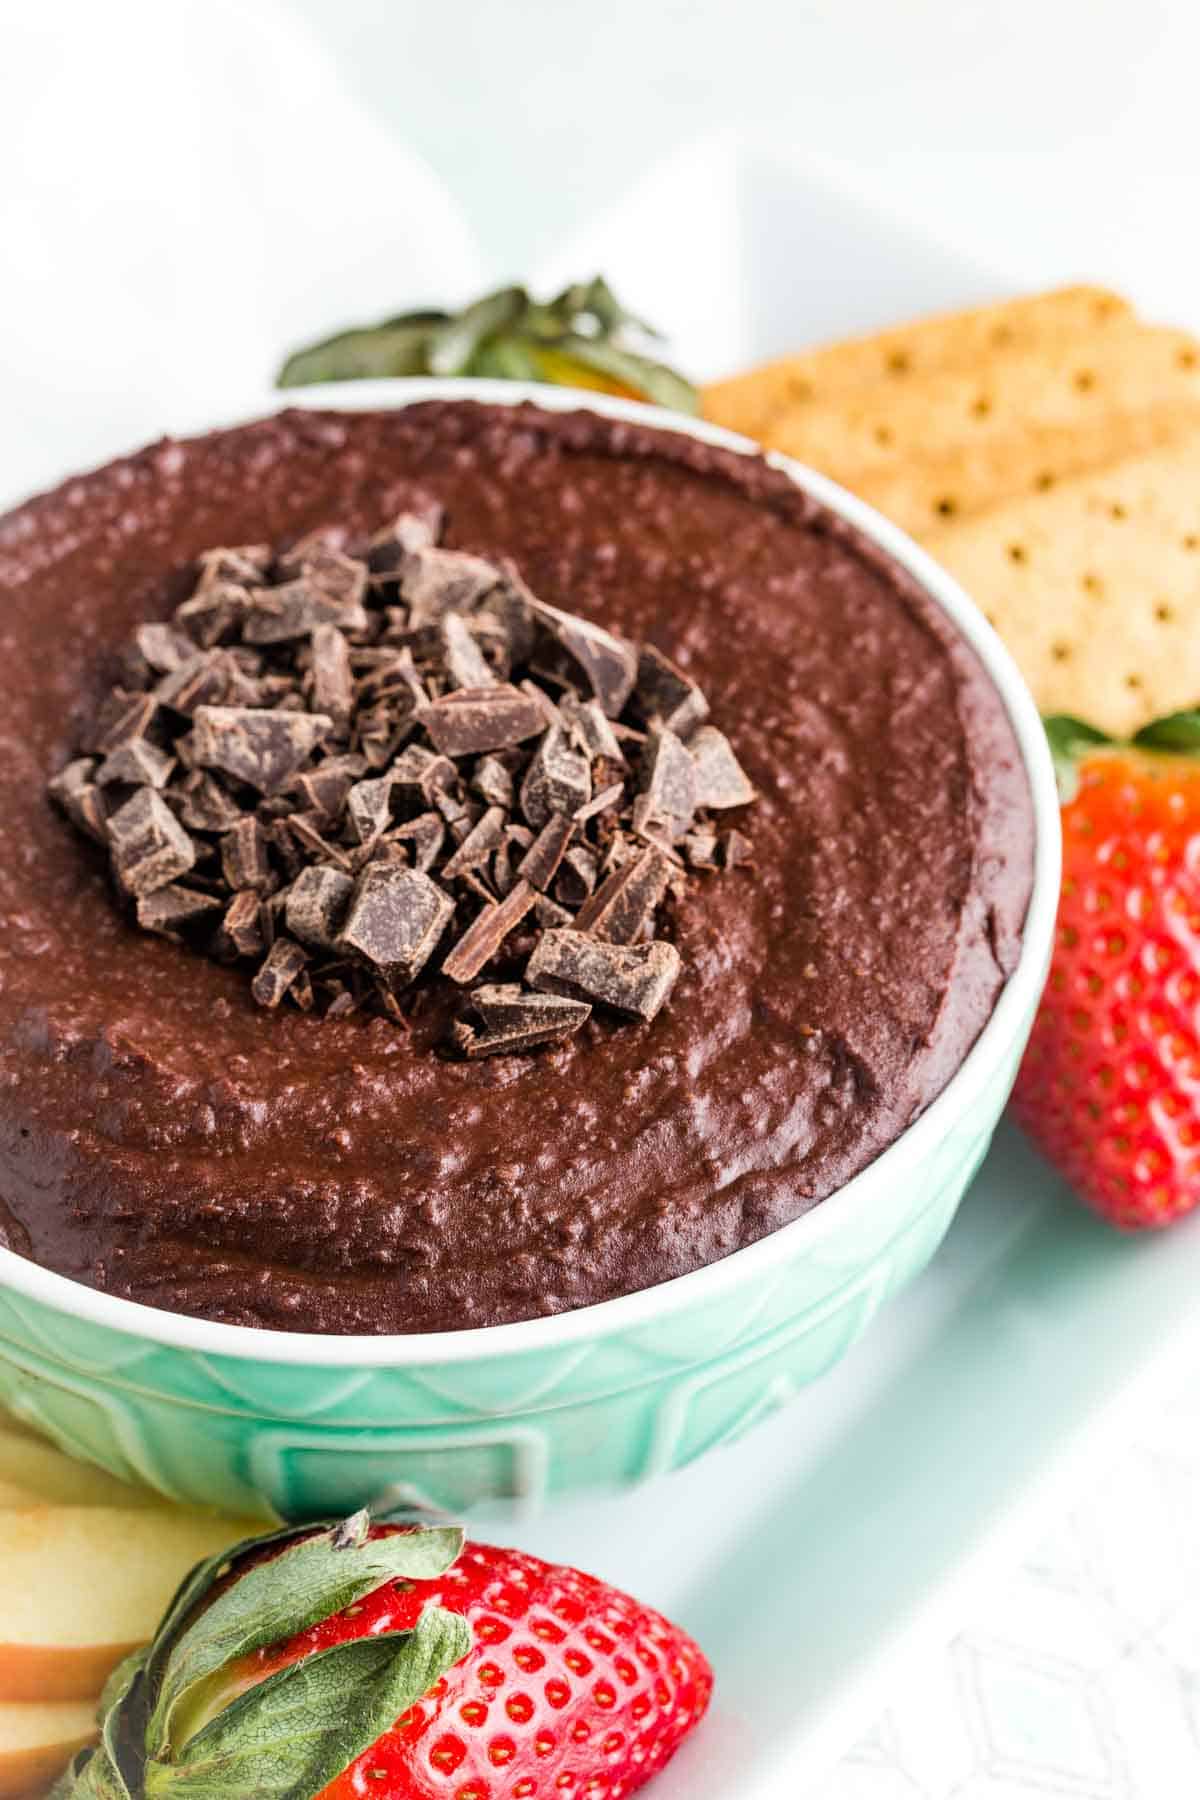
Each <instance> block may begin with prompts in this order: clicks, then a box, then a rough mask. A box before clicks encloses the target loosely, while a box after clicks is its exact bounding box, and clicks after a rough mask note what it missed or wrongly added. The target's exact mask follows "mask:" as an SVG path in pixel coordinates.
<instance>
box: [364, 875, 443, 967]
mask: <svg viewBox="0 0 1200 1800" xmlns="http://www.w3.org/2000/svg"><path fill="white" fill-rule="evenodd" d="M453 912H454V902H453V900H451V898H450V896H449V894H446V893H444V892H443V891H442V889H441V888H440V887H438V885H437V883H436V882H434V881H431V880H430V879H429V877H428V875H423V874H421V872H420V870H419V869H407V868H404V867H402V866H401V865H400V864H397V863H368V865H367V867H366V868H365V869H364V870H363V872H362V874H361V875H360V876H359V878H358V883H357V885H356V887H355V889H354V895H353V898H352V900H351V902H350V909H349V912H348V913H347V915H346V923H345V925H344V926H343V928H342V935H341V939H340V943H341V944H342V945H343V946H344V947H345V948H346V949H348V950H352V951H354V952H355V954H356V955H358V956H360V957H361V958H362V959H363V961H364V962H367V963H369V964H371V966H372V967H373V968H374V969H375V970H376V971H377V972H378V973H379V974H380V975H381V976H382V977H383V979H384V980H385V981H386V982H387V983H388V984H389V986H391V987H393V988H400V987H407V986H408V984H409V983H410V982H412V981H415V979H416V977H417V976H418V975H419V974H420V972H421V970H422V969H423V968H424V967H425V964H426V963H427V962H428V961H429V958H430V956H431V955H432V954H433V951H434V949H435V948H436V946H437V941H438V939H439V938H440V937H441V935H442V933H443V931H444V930H445V929H446V926H447V925H448V924H449V922H450V918H451V915H452V914H453Z"/></svg>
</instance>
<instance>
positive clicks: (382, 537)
mask: <svg viewBox="0 0 1200 1800" xmlns="http://www.w3.org/2000/svg"><path fill="white" fill-rule="evenodd" d="M443 516H444V514H443V509H442V508H441V507H440V506H439V505H438V503H437V501H436V500H430V501H427V502H425V503H424V504H422V505H418V506H413V507H409V508H408V509H407V510H406V511H404V512H402V513H401V514H400V515H399V517H398V518H396V519H394V520H393V521H392V523H391V524H390V525H385V526H384V527H383V529H382V531H377V532H376V533H375V535H374V536H373V537H372V538H371V540H370V542H369V543H368V545H367V567H368V569H370V571H371V573H372V575H380V576H391V577H393V578H394V577H395V576H396V575H397V574H398V573H399V571H400V569H401V567H402V566H403V563H404V559H405V557H406V556H413V555H415V554H416V552H417V551H418V550H428V549H430V548H431V547H432V546H433V545H434V544H436V543H437V541H438V539H439V537H440V536H441V535H442V519H443Z"/></svg>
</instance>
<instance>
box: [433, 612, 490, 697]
mask: <svg viewBox="0 0 1200 1800" xmlns="http://www.w3.org/2000/svg"><path fill="white" fill-rule="evenodd" d="M440 629H441V634H442V661H443V662H444V664H445V668H446V674H447V676H448V677H449V680H450V682H451V684H452V685H453V686H454V687H456V688H485V687H493V686H495V685H496V677H495V676H494V675H493V674H492V668H491V664H490V663H489V662H488V659H487V657H486V656H485V655H484V654H483V651H482V650H481V649H480V648H479V645H478V644H477V643H476V642H475V639H474V638H473V637H472V635H471V632H470V630H469V628H468V626H467V622H466V620H465V619H464V618H463V617H462V614H461V613H447V614H446V616H445V618H444V619H443V620H442V621H441V626H440Z"/></svg>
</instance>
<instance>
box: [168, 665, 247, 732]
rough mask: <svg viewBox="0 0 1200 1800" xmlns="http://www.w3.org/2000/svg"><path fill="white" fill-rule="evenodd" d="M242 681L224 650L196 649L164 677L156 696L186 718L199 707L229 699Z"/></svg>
mask: <svg viewBox="0 0 1200 1800" xmlns="http://www.w3.org/2000/svg"><path fill="white" fill-rule="evenodd" d="M239 679H240V677H239V673H238V669H237V666H236V664H234V663H233V662H231V660H230V658H229V657H228V656H227V655H226V653H225V652H224V651H223V650H197V651H196V652H195V653H194V654H193V655H192V656H189V657H188V659H187V661H186V662H181V663H180V664H179V667H178V668H176V669H172V670H171V671H170V673H169V674H167V675H164V676H163V678H162V680H161V681H160V682H159V683H158V686H157V687H156V688H155V690H154V693H155V697H156V698H157V699H158V700H159V701H160V702H161V703H162V705H163V706H169V707H170V708H171V710H172V712H177V713H183V714H184V715H185V716H187V715H189V714H191V713H194V712H195V710H196V708H197V707H198V706H217V705H220V704H221V703H222V702H223V701H225V700H227V699H229V698H230V695H231V692H234V691H236V689H237V686H238V683H239Z"/></svg>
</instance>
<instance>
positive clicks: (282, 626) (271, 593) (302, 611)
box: [243, 572, 367, 644]
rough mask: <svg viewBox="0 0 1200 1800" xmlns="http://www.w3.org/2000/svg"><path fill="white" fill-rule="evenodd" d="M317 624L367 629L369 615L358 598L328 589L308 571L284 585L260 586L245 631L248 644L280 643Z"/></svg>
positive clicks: (313, 629) (353, 629) (343, 628)
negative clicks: (330, 591) (347, 596)
mask: <svg viewBox="0 0 1200 1800" xmlns="http://www.w3.org/2000/svg"><path fill="white" fill-rule="evenodd" d="M318 625H338V626H340V627H341V629H342V630H343V631H365V630H366V628H367V615H366V612H365V610H364V608H363V607H362V606H361V605H360V604H359V601H358V600H357V598H355V599H345V598H343V597H342V595H340V594H338V593H336V592H335V593H332V594H331V593H329V592H328V591H327V590H326V589H325V588H324V587H321V586H319V585H318V583H317V581H316V580H315V578H314V576H313V574H312V573H311V572H306V573H305V574H303V575H300V576H298V577H297V578H296V580H295V581H289V582H286V583H285V584H284V586H283V587H275V588H257V589H256V590H255V592H254V593H253V594H252V595H251V597H250V610H249V612H248V614H247V616H246V623H245V625H244V627H243V632H244V635H245V640H246V642H247V643H248V644H281V643H284V642H286V640H287V639H288V638H298V637H307V635H308V633H309V632H311V631H315V630H316V628H317V626H318Z"/></svg>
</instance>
